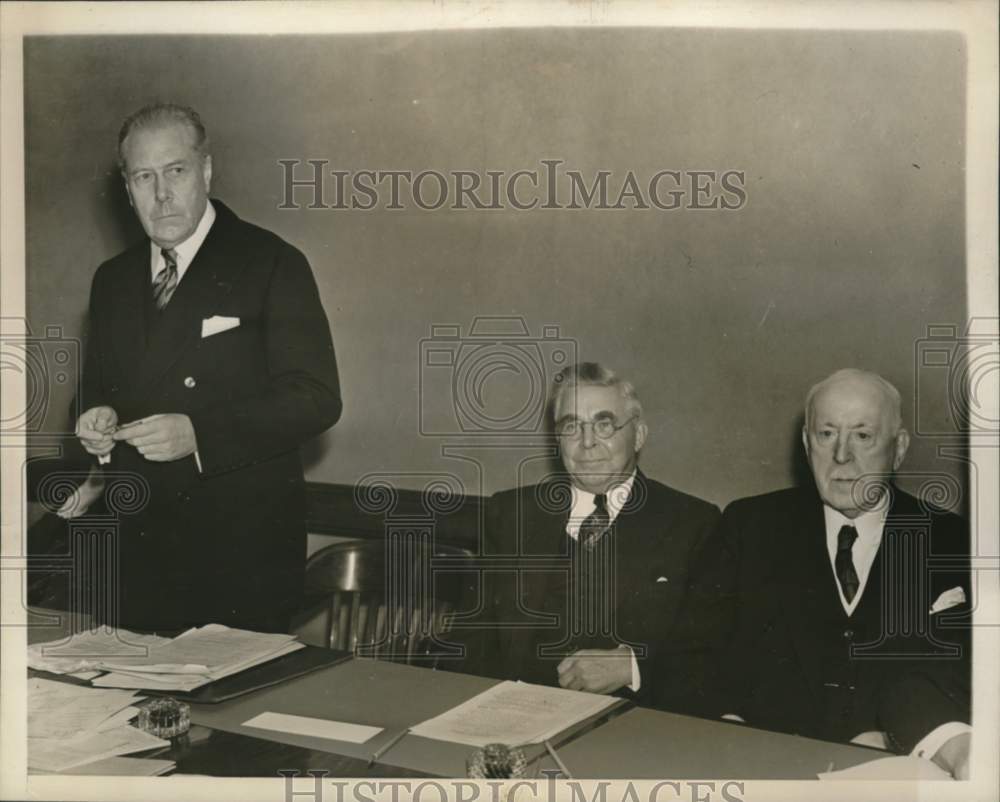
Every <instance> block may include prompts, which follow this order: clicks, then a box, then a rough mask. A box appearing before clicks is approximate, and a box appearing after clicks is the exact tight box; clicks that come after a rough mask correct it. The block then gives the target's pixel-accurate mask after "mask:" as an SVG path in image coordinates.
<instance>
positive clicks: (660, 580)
mask: <svg viewBox="0 0 1000 802" xmlns="http://www.w3.org/2000/svg"><path fill="white" fill-rule="evenodd" d="M656 581H657V583H660V582H667V581H669V580H668V579H667V578H666V577H665V576H658V577H657V578H656Z"/></svg>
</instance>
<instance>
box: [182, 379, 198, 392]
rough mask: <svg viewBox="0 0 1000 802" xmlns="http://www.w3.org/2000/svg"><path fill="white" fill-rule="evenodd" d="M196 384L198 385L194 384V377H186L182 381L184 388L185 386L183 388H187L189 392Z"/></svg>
mask: <svg viewBox="0 0 1000 802" xmlns="http://www.w3.org/2000/svg"><path fill="white" fill-rule="evenodd" d="M197 383H198V382H196V381H195V380H194V376H188V377H187V378H186V379H185V380H184V386H185V387H187V388H188V389H189V390H190V389H191V388H192V387H194V386H195V385H196V384H197Z"/></svg>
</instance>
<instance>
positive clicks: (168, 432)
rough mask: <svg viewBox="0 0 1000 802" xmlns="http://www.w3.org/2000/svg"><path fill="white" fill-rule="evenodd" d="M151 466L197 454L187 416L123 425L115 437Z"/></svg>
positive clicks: (157, 418)
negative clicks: (132, 448)
mask: <svg viewBox="0 0 1000 802" xmlns="http://www.w3.org/2000/svg"><path fill="white" fill-rule="evenodd" d="M114 438H115V440H124V441H125V442H126V443H128V444H129V445H130V446H135V447H136V449H137V450H138V451H139V453H140V454H142V455H143V456H144V457H145V458H146V459H148V460H150V461H151V462H173V461H174V460H178V459H182V458H183V457H186V456H188V455H189V454H193V453H194V452H195V451H197V450H198V442H197V440H196V439H195V435H194V426H193V425H192V424H191V419H190V418H189V417H188V416H187V415H180V414H175V413H172V414H169V415H151V416H150V417H148V418H143V419H142V420H137V421H133V422H132V423H126V424H124V425H123V426H119V427H118V431H116V432H115V433H114Z"/></svg>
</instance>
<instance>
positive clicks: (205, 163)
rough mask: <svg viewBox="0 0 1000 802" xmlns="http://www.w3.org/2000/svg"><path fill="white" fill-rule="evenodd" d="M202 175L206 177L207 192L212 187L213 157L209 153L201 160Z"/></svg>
mask: <svg viewBox="0 0 1000 802" xmlns="http://www.w3.org/2000/svg"><path fill="white" fill-rule="evenodd" d="M201 176H202V178H203V179H205V193H206V194H207V193H208V192H209V191H210V190H211V189H212V157H211V156H209V155H208V154H206V155H205V157H204V158H203V159H202V160H201Z"/></svg>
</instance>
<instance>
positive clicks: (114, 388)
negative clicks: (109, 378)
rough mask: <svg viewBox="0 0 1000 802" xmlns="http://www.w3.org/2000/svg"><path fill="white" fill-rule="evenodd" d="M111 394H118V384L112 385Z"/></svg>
mask: <svg viewBox="0 0 1000 802" xmlns="http://www.w3.org/2000/svg"><path fill="white" fill-rule="evenodd" d="M111 392H113V393H117V392H118V385H117V384H112V385H111Z"/></svg>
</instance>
